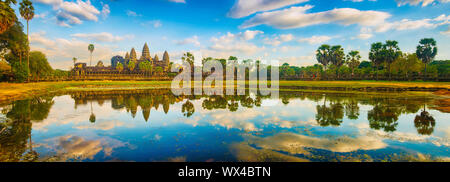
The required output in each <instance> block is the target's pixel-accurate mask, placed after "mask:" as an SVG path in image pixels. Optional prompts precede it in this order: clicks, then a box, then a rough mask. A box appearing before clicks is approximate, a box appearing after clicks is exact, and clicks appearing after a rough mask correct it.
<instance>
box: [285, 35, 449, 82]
mask: <svg viewBox="0 0 450 182" xmlns="http://www.w3.org/2000/svg"><path fill="white" fill-rule="evenodd" d="M437 52H438V48H437V46H436V41H435V40H434V39H433V38H424V39H421V40H420V41H419V44H418V45H417V48H416V52H415V53H404V52H402V51H401V50H400V47H399V46H398V42H397V41H395V40H387V41H386V42H385V43H382V42H375V43H373V44H372V45H371V48H370V52H369V55H368V57H369V60H370V61H361V55H360V53H359V51H357V50H351V51H349V52H348V53H347V54H345V53H344V48H342V46H341V45H333V46H330V45H327V44H324V45H321V46H320V47H319V48H318V49H317V51H316V59H317V61H318V63H320V64H321V66H322V70H319V71H320V76H321V77H322V79H327V80H330V79H331V80H335V79H338V80H339V79H342V76H345V77H346V79H348V78H349V77H350V79H353V78H355V76H357V77H359V78H361V77H363V78H372V79H375V80H379V76H380V75H383V76H384V79H385V80H392V79H393V78H392V75H396V80H398V79H402V80H411V79H413V77H412V76H413V74H415V75H417V76H419V77H420V78H421V79H422V80H427V79H435V78H437V77H439V76H447V77H448V76H449V75H448V74H449V66H450V62H449V61H448V60H447V61H436V62H434V63H433V64H430V63H431V62H432V61H433V60H434V58H435V57H436V55H437ZM437 65H443V66H444V67H445V68H446V69H438V66H437ZM285 66H286V65H285ZM316 67H317V66H316ZM282 70H283V69H282ZM284 70H286V69H284ZM283 76H287V77H289V76H292V74H291V75H289V73H287V74H286V73H285V74H284V75H283Z"/></svg>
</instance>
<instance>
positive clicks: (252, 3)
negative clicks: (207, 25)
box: [228, 0, 308, 18]
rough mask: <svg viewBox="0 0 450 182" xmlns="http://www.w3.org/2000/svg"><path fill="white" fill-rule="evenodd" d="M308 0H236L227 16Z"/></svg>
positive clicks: (235, 16) (252, 12) (239, 15)
mask: <svg viewBox="0 0 450 182" xmlns="http://www.w3.org/2000/svg"><path fill="white" fill-rule="evenodd" d="M307 1H308V0H276V1H274V0H237V1H236V4H234V6H233V7H232V8H231V10H230V11H229V12H228V16H230V17H233V18H242V17H246V16H249V15H251V14H254V13H256V12H262V11H269V10H274V9H279V8H282V7H286V6H289V5H294V4H299V3H303V2H307Z"/></svg>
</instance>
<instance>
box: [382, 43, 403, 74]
mask: <svg viewBox="0 0 450 182" xmlns="http://www.w3.org/2000/svg"><path fill="white" fill-rule="evenodd" d="M401 54H402V52H401V51H400V48H399V47H398V42H397V41H395V40H387V41H386V44H384V45H383V57H384V60H385V61H386V63H387V66H388V72H389V80H391V64H392V63H393V62H394V61H395V60H396V59H397V58H398V57H400V55H401Z"/></svg>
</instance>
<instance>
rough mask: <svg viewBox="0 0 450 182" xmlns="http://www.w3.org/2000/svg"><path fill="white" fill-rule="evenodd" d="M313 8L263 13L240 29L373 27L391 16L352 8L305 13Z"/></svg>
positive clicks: (304, 7) (305, 7)
mask: <svg viewBox="0 0 450 182" xmlns="http://www.w3.org/2000/svg"><path fill="white" fill-rule="evenodd" d="M312 8H313V6H311V5H305V6H296V7H290V8H287V9H283V10H278V11H272V12H264V13H261V14H257V15H255V16H254V17H253V18H251V19H249V20H247V21H245V22H244V23H243V24H242V25H241V26H240V28H249V27H254V26H258V25H263V24H264V25H268V26H272V27H276V28H279V29H292V28H300V27H306V26H311V25H318V24H329V23H335V24H341V25H351V24H359V25H363V26H375V25H379V24H381V23H383V22H384V21H385V19H387V18H389V17H390V16H391V15H390V14H389V13H386V12H381V11H360V10H357V9H352V8H340V9H333V10H329V11H324V12H318V13H306V11H308V10H310V9H312Z"/></svg>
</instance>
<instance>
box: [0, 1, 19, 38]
mask: <svg viewBox="0 0 450 182" xmlns="http://www.w3.org/2000/svg"><path fill="white" fill-rule="evenodd" d="M11 3H12V4H16V3H17V2H16V0H5V1H0V22H2V23H0V34H2V33H3V32H5V31H6V30H8V29H9V27H11V26H13V25H14V23H15V22H16V21H17V17H16V13H14V9H12V8H11V6H9V5H10V4H11Z"/></svg>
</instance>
